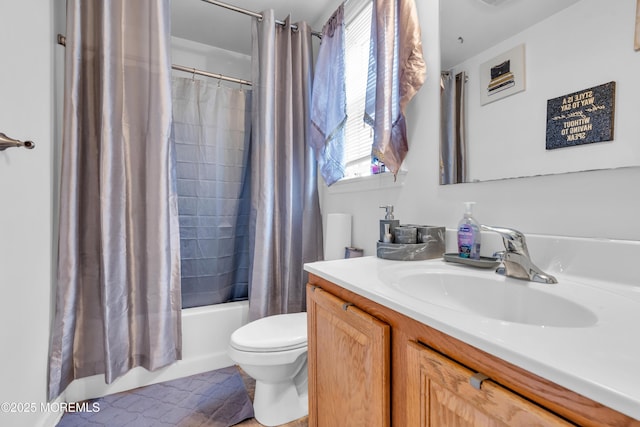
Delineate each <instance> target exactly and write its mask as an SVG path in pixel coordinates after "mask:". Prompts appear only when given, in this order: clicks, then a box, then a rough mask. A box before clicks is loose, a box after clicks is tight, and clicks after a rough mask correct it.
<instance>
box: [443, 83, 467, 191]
mask: <svg viewBox="0 0 640 427" xmlns="http://www.w3.org/2000/svg"><path fill="white" fill-rule="evenodd" d="M440 79H441V94H440V111H441V117H440V184H458V183H462V182H466V181H467V142H466V132H467V129H466V117H465V105H466V102H465V96H466V95H465V83H466V79H467V77H466V73H465V72H464V71H462V72H460V73H458V74H456V75H455V76H454V75H453V73H451V72H444V73H442V75H441V77H440Z"/></svg>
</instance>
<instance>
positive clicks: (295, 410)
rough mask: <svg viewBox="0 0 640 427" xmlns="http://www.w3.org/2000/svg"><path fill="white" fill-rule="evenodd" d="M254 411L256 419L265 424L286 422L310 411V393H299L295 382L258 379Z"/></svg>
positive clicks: (276, 424)
mask: <svg viewBox="0 0 640 427" xmlns="http://www.w3.org/2000/svg"><path fill="white" fill-rule="evenodd" d="M253 413H254V416H255V418H256V420H257V421H258V422H259V423H260V424H263V425H265V426H270V427H271V426H278V425H281V424H286V423H288V422H291V421H293V420H297V419H298V418H302V417H304V416H305V415H307V414H308V413H309V400H308V393H307V392H306V391H305V392H304V393H303V394H298V390H297V388H296V386H295V384H294V383H292V382H290V381H289V382H281V383H264V382H262V381H256V391H255V396H254V399H253Z"/></svg>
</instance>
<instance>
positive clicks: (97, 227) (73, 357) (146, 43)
mask: <svg viewBox="0 0 640 427" xmlns="http://www.w3.org/2000/svg"><path fill="white" fill-rule="evenodd" d="M169 29H170V1H169V0H161V1H151V0H144V1H128V0H109V1H106V0H105V1H85V0H68V1H67V47H66V53H65V55H66V59H65V61H66V64H65V100H64V125H63V129H64V130H63V146H62V169H61V189H60V197H61V200H60V225H59V233H60V236H59V243H58V247H59V249H58V250H59V255H58V256H59V259H58V281H57V290H56V309H55V319H54V323H53V327H52V339H51V345H50V361H49V398H50V399H53V398H55V397H56V396H58V395H59V394H60V393H61V392H62V391H63V390H64V389H65V388H66V386H67V385H68V384H69V383H70V382H71V381H72V380H74V379H76V378H82V377H86V376H91V375H95V374H104V375H105V381H106V382H108V383H110V382H112V381H113V380H114V379H116V378H117V377H118V376H120V375H122V374H124V373H125V372H127V371H128V370H129V369H131V368H133V367H135V366H142V367H145V368H147V369H149V370H154V369H157V368H160V367H162V366H165V365H168V364H170V363H172V362H174V361H176V360H177V359H180V358H181V318H180V313H181V302H180V288H179V283H180V282H179V280H180V254H179V229H178V213H177V198H176V195H175V179H174V177H175V165H174V157H173V156H174V153H173V150H172V145H171V144H170V128H171V77H170V75H171V74H170V73H171V68H170V67H171V64H170V59H169V52H170V51H169V46H170V45H169V40H170V32H169Z"/></svg>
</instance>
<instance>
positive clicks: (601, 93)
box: [547, 82, 616, 150]
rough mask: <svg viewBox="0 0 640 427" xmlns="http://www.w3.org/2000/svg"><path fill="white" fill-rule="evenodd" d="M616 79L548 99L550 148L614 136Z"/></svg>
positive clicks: (548, 142)
mask: <svg viewBox="0 0 640 427" xmlns="http://www.w3.org/2000/svg"><path fill="white" fill-rule="evenodd" d="M615 99H616V82H609V83H605V84H603V85H600V86H595V87H592V88H590V89H585V90H581V91H579V92H574V93H570V94H568V95H565V96H561V97H559V98H554V99H550V100H548V101H547V150H553V149H554V148H562V147H571V146H574V145H581V144H591V143H593V142H602V141H611V140H613V116H614V112H615Z"/></svg>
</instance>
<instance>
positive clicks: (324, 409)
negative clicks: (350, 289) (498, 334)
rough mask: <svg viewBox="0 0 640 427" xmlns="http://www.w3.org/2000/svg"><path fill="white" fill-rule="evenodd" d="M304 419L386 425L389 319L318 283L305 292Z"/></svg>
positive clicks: (329, 425) (326, 424) (322, 426)
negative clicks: (306, 372)
mask: <svg viewBox="0 0 640 427" xmlns="http://www.w3.org/2000/svg"><path fill="white" fill-rule="evenodd" d="M307 324H308V338H309V339H308V343H309V345H308V363H309V364H308V367H309V395H310V396H313V398H312V399H310V401H309V425H310V426H314V427H316V426H317V427H335V426H362V427H384V426H389V425H390V386H389V380H390V371H389V366H390V358H389V353H390V349H391V339H390V328H389V325H388V324H386V323H384V322H382V321H380V320H378V319H376V318H375V317H373V316H371V315H369V314H368V313H366V312H364V311H362V310H360V309H359V308H358V307H356V306H355V305H353V304H351V303H349V302H347V301H345V300H342V299H340V298H337V297H335V296H334V295H332V294H330V293H328V292H325V291H324V290H322V289H320V288H309V289H308V292H307Z"/></svg>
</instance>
